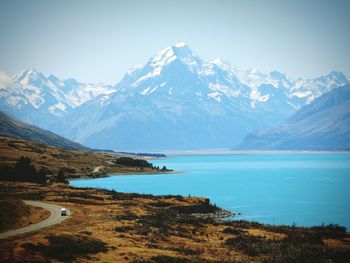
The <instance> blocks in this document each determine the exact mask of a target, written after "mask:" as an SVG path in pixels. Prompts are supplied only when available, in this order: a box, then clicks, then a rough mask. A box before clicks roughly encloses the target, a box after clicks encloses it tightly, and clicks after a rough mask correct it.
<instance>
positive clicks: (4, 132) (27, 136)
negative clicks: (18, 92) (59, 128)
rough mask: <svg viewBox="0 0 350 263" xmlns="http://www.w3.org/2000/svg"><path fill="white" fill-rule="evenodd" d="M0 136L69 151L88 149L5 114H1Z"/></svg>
mask: <svg viewBox="0 0 350 263" xmlns="http://www.w3.org/2000/svg"><path fill="white" fill-rule="evenodd" d="M0 135H1V136H6V137H12V138H17V139H23V140H27V141H33V142H39V143H43V144H47V145H50V146H55V147H60V148H63V149H67V150H87V149H88V148H87V147H85V146H83V145H81V144H79V143H76V142H73V141H70V140H68V139H66V138H63V137H61V136H58V135H56V134H54V133H52V132H49V131H46V130H44V129H40V128H38V127H35V126H33V125H29V124H26V123H24V122H21V121H18V120H15V119H13V118H11V117H10V116H8V115H6V114H5V113H3V112H0Z"/></svg>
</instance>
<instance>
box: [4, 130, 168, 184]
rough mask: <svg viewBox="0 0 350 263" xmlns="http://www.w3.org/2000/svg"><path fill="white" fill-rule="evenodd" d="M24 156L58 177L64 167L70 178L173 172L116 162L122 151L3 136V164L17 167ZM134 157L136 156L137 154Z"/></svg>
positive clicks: (50, 175) (37, 167) (49, 174)
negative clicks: (64, 146)
mask: <svg viewBox="0 0 350 263" xmlns="http://www.w3.org/2000/svg"><path fill="white" fill-rule="evenodd" d="M22 156H24V157H28V158H29V159H30V160H31V162H32V164H33V165H34V167H35V168H36V170H37V171H39V170H40V169H45V171H46V173H47V174H48V176H49V178H50V177H55V176H56V175H57V173H58V171H59V170H62V171H63V172H64V174H65V176H66V177H68V178H82V177H100V176H106V174H108V173H164V172H169V171H162V170H157V169H152V168H150V167H133V166H127V165H118V164H116V163H115V162H116V159H117V158H120V157H123V156H125V155H121V154H116V153H108V152H91V151H81V150H64V149H61V148H57V147H50V146H48V145H45V144H40V143H36V142H30V141H24V140H20V139H14V138H10V137H3V136H0V160H1V166H9V167H14V166H15V164H16V162H17V161H18V160H19V159H20V158H21V157H22ZM131 157H133V158H136V156H131ZM137 158H138V159H140V158H142V157H137ZM0 180H1V178H0Z"/></svg>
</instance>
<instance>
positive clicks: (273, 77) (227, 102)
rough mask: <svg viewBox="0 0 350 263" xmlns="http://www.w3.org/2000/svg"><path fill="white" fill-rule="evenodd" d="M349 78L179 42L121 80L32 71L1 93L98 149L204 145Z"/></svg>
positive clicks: (11, 104) (233, 137) (280, 117)
mask: <svg viewBox="0 0 350 263" xmlns="http://www.w3.org/2000/svg"><path fill="white" fill-rule="evenodd" d="M349 82H350V81H349V79H348V78H347V77H346V76H344V74H343V73H341V72H331V73H330V74H328V75H326V76H321V77H319V78H316V79H296V78H292V77H290V76H288V75H287V74H284V73H281V72H278V71H272V72H269V73H262V72H259V71H257V70H253V69H251V70H242V69H238V68H236V67H234V66H232V65H231V64H230V63H228V62H224V61H222V60H220V59H215V60H213V61H211V62H206V61H204V60H203V59H201V58H200V57H199V56H198V55H197V54H195V53H194V52H193V51H192V50H191V49H190V48H189V47H188V46H187V45H186V44H185V43H178V44H176V45H173V46H169V47H167V48H165V49H163V50H161V51H158V52H157V53H156V54H155V55H154V56H153V57H151V58H150V59H149V60H148V61H147V62H146V63H145V64H144V65H137V66H135V67H133V68H131V69H130V70H128V71H127V73H126V74H125V75H124V77H123V79H122V80H121V81H120V82H119V83H118V84H116V85H115V86H114V87H110V86H105V85H90V84H82V83H78V82H76V81H75V80H73V79H69V80H60V79H58V78H56V77H55V76H52V75H50V76H47V77H46V76H44V75H43V74H40V73H38V72H36V71H33V70H31V71H25V72H21V73H19V74H17V75H16V76H15V77H14V78H13V81H12V83H11V85H9V86H8V87H5V88H4V89H1V90H0V92H1V107H2V109H4V108H10V109H12V111H10V113H13V114H14V115H15V116H16V117H18V118H21V119H23V120H25V121H29V122H31V123H36V125H39V126H42V127H44V128H47V129H51V130H52V131H54V132H56V133H58V134H60V135H63V136H65V137H67V138H70V139H73V140H75V141H78V142H80V143H83V144H85V145H87V146H90V147H93V148H104V149H135V150H137V149H143V150H147V149H152V150H155V149H198V148H220V147H231V146H232V145H235V144H237V143H239V142H240V141H241V139H242V138H243V137H244V136H245V135H246V134H247V133H249V132H252V131H254V130H257V129H265V128H270V127H274V126H276V125H279V124H280V123H282V122H283V121H285V120H286V119H287V118H288V117H290V116H291V115H292V114H293V113H295V112H296V111H297V110H298V109H300V108H301V107H303V106H304V105H306V104H309V103H311V102H312V101H313V100H314V99H315V98H317V97H319V96H320V95H322V94H323V93H325V92H328V91H330V90H332V89H333V88H335V87H338V86H343V85H346V84H348V83H349ZM29 108H30V110H29ZM26 112H30V114H29V115H28V114H26ZM23 113H25V114H23ZM45 114H46V115H45ZM42 115H44V116H48V117H47V118H42V117H41V116H42ZM28 116H29V117H28ZM52 116H55V118H52ZM28 119H29V120H28ZM49 124H50V125H49Z"/></svg>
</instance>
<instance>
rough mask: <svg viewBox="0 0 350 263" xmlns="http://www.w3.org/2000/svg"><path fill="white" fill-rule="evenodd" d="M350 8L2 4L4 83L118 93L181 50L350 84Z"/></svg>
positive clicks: (254, 2)
mask: <svg viewBox="0 0 350 263" xmlns="http://www.w3.org/2000/svg"><path fill="white" fill-rule="evenodd" d="M349 13H350V1H348V0H344V1H343V0H329V1H328V0H327V1H326V0H324V1H323V0H318V1H316V0H308V1H304V0H290V1H288V0H284V1H280V0H242V1H240V0H231V1H225V0H222V1H219V0H186V1H185V0H177V1H169V0H149V1H146V0H139V1H135V0H125V1H118V0H116V1H107V0H100V1H97V0H96V1H88V0H87V1H78V0H71V1H65V0H51V1H43V0H22V1H19V0H0V36H1V41H0V70H1V71H2V72H0V78H2V77H3V75H4V72H6V73H7V74H15V73H17V72H18V71H20V70H22V69H25V68H35V69H37V70H38V71H41V72H43V73H44V74H50V73H52V74H55V75H57V76H58V77H61V78H70V77H73V78H75V79H77V80H79V81H82V82H92V83H99V82H103V83H106V84H116V83H117V82H118V81H120V80H121V78H122V77H123V75H124V74H125V72H126V71H127V70H128V69H129V68H130V67H132V66H134V65H136V64H144V63H146V62H147V60H148V59H149V58H150V57H152V56H153V55H154V54H155V53H156V52H157V51H158V50H161V49H164V48H166V47H167V46H169V45H174V44H175V43H177V42H182V41H184V42H186V43H187V44H188V46H189V47H190V48H191V49H192V50H193V51H194V52H195V53H196V54H198V55H199V56H200V57H202V58H203V59H204V60H207V61H211V60H213V59H215V58H217V57H219V58H221V59H223V60H225V61H229V62H231V63H232V64H233V65H236V66H238V67H240V68H242V69H249V68H256V69H258V70H261V71H263V72H268V71H270V70H279V71H281V72H284V73H288V74H289V75H291V76H294V77H304V78H314V77H318V76H320V75H325V74H328V73H329V72H330V71H332V70H339V71H343V72H344V73H345V74H346V75H347V76H350V50H349V47H350V15H349Z"/></svg>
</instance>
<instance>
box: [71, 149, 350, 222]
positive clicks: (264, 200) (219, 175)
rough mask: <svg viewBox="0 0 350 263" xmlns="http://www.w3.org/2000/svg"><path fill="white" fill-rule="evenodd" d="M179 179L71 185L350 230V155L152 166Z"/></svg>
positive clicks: (188, 159) (199, 159) (174, 161)
mask: <svg viewBox="0 0 350 263" xmlns="http://www.w3.org/2000/svg"><path fill="white" fill-rule="evenodd" d="M151 162H152V163H153V164H154V165H159V166H160V167H162V166H163V165H166V166H167V167H168V168H170V169H174V170H176V171H181V173H175V174H147V175H137V176H131V175H123V176H120V175H118V176H111V177H106V178H99V179H90V180H73V181H71V182H70V183H71V185H73V186H79V187H99V188H106V189H114V190H117V191H120V192H137V193H148V194H157V195H164V194H175V195H176V194H179V195H184V196H188V195H193V196H203V197H208V198H210V200H211V202H212V203H215V204H217V205H218V206H220V207H222V208H224V209H227V210H230V211H232V212H235V213H238V212H239V213H241V216H235V217H234V218H235V219H245V220H251V221H258V222H262V223H268V224H275V225H277V224H285V225H292V224H293V223H294V224H296V225H301V226H311V225H320V224H322V223H325V224H329V223H333V224H339V225H343V226H346V227H347V228H348V229H350V154H342V153H339V154H338V153H337V154H326V153H325V154H301V153H300V154H251V155H211V156H176V157H169V158H165V159H159V160H152V161H151Z"/></svg>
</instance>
